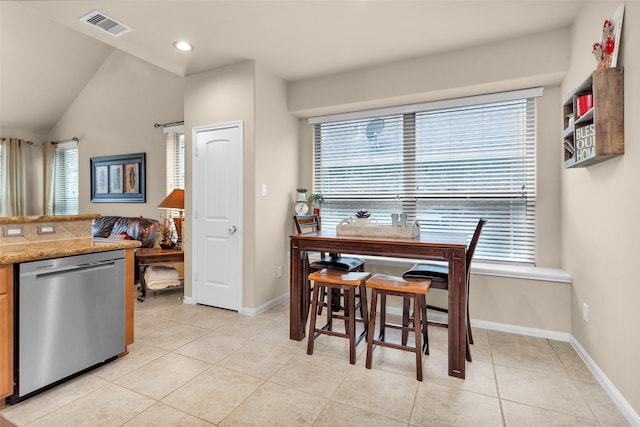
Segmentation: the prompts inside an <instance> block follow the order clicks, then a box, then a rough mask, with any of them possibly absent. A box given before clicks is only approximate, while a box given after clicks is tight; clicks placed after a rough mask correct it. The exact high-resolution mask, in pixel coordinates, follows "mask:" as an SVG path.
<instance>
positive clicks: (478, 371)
mask: <svg viewBox="0 0 640 427" xmlns="http://www.w3.org/2000/svg"><path fill="white" fill-rule="evenodd" d="M430 353H431V354H430V355H429V356H427V359H426V361H425V362H424V381H427V382H435V383H438V384H442V385H446V386H449V387H452V388H457V389H460V390H466V391H472V392H475V393H481V394H486V395H487V396H494V397H497V396H498V390H497V388H496V377H495V374H494V371H493V364H491V363H487V362H481V361H479V360H474V361H473V362H471V363H467V365H466V370H465V379H464V380H463V379H460V378H456V377H451V376H449V355H448V353H447V350H446V349H432V350H431V352H430Z"/></svg>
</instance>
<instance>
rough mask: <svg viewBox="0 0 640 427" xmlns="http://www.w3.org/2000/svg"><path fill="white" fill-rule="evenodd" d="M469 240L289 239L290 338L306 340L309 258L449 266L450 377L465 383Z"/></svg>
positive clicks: (320, 234)
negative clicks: (365, 257) (399, 260)
mask: <svg viewBox="0 0 640 427" xmlns="http://www.w3.org/2000/svg"><path fill="white" fill-rule="evenodd" d="M467 241H468V236H466V235H463V234H454V233H421V234H420V235H419V236H418V237H415V238H413V239H402V238H377V237H355V236H339V235H336V232H335V230H330V229H327V230H322V231H317V232H313V233H307V234H295V235H292V236H290V248H291V259H290V273H291V274H290V284H289V286H290V289H289V290H290V312H289V331H290V334H289V337H290V338H291V339H292V340H297V341H300V340H302V339H303V338H304V337H305V330H306V322H307V317H308V313H309V281H308V279H307V276H308V257H307V256H306V253H308V252H328V253H341V254H352V255H371V256H380V257H393V258H408V259H412V260H413V259H415V260H437V261H446V262H447V263H448V265H449V285H448V308H449V320H448V323H449V330H448V333H449V348H448V353H449V375H450V376H453V377H458V378H464V377H465V366H466V351H467V348H466V333H467V329H466V325H467V318H466V316H467V309H466V307H467V286H466V276H467V272H466V263H465V258H466V251H467Z"/></svg>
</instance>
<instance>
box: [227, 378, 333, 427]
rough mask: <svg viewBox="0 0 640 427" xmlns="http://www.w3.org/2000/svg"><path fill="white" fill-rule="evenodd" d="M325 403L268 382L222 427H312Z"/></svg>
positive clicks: (228, 417) (319, 399)
mask: <svg viewBox="0 0 640 427" xmlns="http://www.w3.org/2000/svg"><path fill="white" fill-rule="evenodd" d="M326 403H327V400H326V399H322V398H320V397H317V396H313V395H310V394H307V393H304V392H301V391H297V390H292V389H290V388H287V387H284V386H281V385H279V384H273V383H270V382H266V383H264V384H263V385H262V386H260V387H259V388H258V389H257V390H256V391H255V392H254V393H253V394H252V395H251V396H249V398H248V399H247V400H245V401H244V402H242V404H241V405H240V406H238V407H237V408H236V409H235V410H234V411H233V412H231V414H229V416H227V417H226V418H225V419H224V420H222V422H221V423H220V426H243V427H244V426H259V427H262V426H295V427H300V426H310V425H311V424H312V423H313V421H314V420H315V419H316V418H317V417H318V415H319V414H320V411H322V408H323V407H324V406H325V404H326Z"/></svg>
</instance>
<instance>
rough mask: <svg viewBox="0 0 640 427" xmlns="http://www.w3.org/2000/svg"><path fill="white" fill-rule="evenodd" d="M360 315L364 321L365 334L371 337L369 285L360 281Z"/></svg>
mask: <svg viewBox="0 0 640 427" xmlns="http://www.w3.org/2000/svg"><path fill="white" fill-rule="evenodd" d="M360 316H362V323H364V336H365V337H367V339H368V338H369V308H368V307H367V287H366V286H365V284H364V282H362V283H360Z"/></svg>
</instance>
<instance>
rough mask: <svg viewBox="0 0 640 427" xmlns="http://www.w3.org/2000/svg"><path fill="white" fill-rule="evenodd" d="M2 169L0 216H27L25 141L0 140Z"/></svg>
mask: <svg viewBox="0 0 640 427" xmlns="http://www.w3.org/2000/svg"><path fill="white" fill-rule="evenodd" d="M0 144H1V145H2V167H0V171H1V172H2V174H1V175H2V176H0V186H2V189H1V190H0V193H1V194H2V200H1V202H2V203H0V216H22V215H26V214H27V175H26V170H27V169H26V160H25V156H26V153H25V145H26V144H27V143H26V142H25V141H23V140H21V139H17V138H0Z"/></svg>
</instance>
